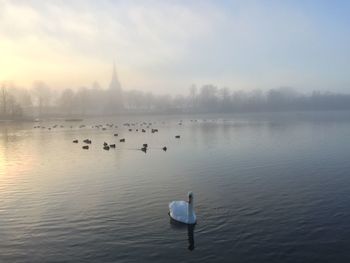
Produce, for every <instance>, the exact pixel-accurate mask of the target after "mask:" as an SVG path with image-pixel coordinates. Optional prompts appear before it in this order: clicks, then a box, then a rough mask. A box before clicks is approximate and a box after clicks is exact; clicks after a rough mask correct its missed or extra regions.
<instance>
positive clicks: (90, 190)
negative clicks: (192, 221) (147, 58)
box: [0, 112, 350, 262]
mask: <svg viewBox="0 0 350 263" xmlns="http://www.w3.org/2000/svg"><path fill="white" fill-rule="evenodd" d="M191 119H193V120H194V119H197V120H198V121H197V122H193V121H192V122H191V121H190V120H191ZM180 120H183V124H182V125H179V124H178V123H179V121H180ZM126 121H129V122H139V123H140V122H142V121H146V122H152V123H153V124H152V127H154V128H158V129H159V132H158V133H154V134H152V133H150V131H149V129H147V132H146V133H141V132H140V131H139V132H136V131H135V128H136V127H130V128H132V129H133V131H131V132H129V131H128V127H124V126H122V124H123V123H124V122H126ZM56 123H57V124H59V125H64V126H65V127H63V128H61V127H58V128H55V129H52V130H48V129H34V128H33V126H35V125H41V126H45V127H49V126H52V125H54V124H56ZM106 123H114V124H117V125H118V128H117V129H115V128H107V129H106V130H101V129H97V128H91V125H95V124H106ZM82 124H85V125H86V127H85V128H79V127H78V126H79V125H82ZM70 125H73V128H70ZM139 129H140V127H139ZM114 133H119V137H114V136H113V134H114ZM175 135H181V138H180V139H175V138H174V136H175ZM85 138H90V139H91V140H92V144H91V146H90V149H89V150H83V149H82V148H81V146H82V145H83V144H82V143H81V142H80V141H79V144H73V143H72V140H73V139H79V140H82V139H85ZM119 138H125V139H126V142H125V143H120V142H119ZM104 141H106V142H109V143H113V142H115V143H116V144H117V149H115V150H113V149H112V150H110V151H105V150H103V149H102V144H103V142H104ZM143 143H148V144H149V148H150V149H149V151H148V152H147V153H146V154H145V153H143V152H142V151H140V150H136V149H137V148H140V146H141V145H142V144H143ZM163 146H167V147H168V151H166V152H164V151H162V150H161V149H160V148H161V147H163ZM349 160H350V113H349V112H341V113H336V112H335V113H289V114H255V115H253V114H242V115H222V116H214V115H208V116H188V117H184V116H171V117H168V116H152V117H150V116H146V117H145V116H144V117H130V118H109V119H108V118H106V119H90V120H84V121H83V122H80V123H73V122H72V123H70V122H64V121H50V122H41V123H22V124H18V123H17V124H5V123H2V124H0V262H46V261H49V262H63V261H70V262H204V261H205V262H350V252H349V251H350V162H349ZM189 190H192V191H193V192H194V203H195V210H196V213H197V217H198V224H197V225H196V226H195V228H194V229H193V228H192V229H190V228H187V227H186V226H181V225H174V224H172V223H171V222H170V220H169V217H168V215H167V212H168V203H169V202H170V201H172V200H183V199H186V194H187V191H189Z"/></svg>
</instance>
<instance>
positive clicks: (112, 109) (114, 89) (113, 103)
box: [106, 62, 124, 114]
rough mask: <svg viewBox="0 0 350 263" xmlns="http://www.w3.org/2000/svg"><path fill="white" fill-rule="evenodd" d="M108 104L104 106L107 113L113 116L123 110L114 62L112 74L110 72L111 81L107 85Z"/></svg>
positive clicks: (121, 94) (120, 88) (120, 89)
mask: <svg viewBox="0 0 350 263" xmlns="http://www.w3.org/2000/svg"><path fill="white" fill-rule="evenodd" d="M107 94H108V104H107V105H106V106H107V107H106V111H107V113H111V114H115V113H120V112H121V111H122V110H123V108H124V105H123V91H122V87H121V85H120V82H119V80H118V75H117V70H116V68H115V62H113V72H112V80H111V83H110V84H109V89H108V92H107Z"/></svg>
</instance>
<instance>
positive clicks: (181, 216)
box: [169, 193, 197, 225]
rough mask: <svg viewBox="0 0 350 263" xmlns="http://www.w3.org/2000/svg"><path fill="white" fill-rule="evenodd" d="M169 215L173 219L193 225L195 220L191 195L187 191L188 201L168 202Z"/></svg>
mask: <svg viewBox="0 0 350 263" xmlns="http://www.w3.org/2000/svg"><path fill="white" fill-rule="evenodd" d="M169 215H170V217H171V218H172V219H174V220H175V221H178V222H181V223H184V224H189V225H193V224H195V223H196V221H197V217H196V214H195V212H194V210H193V195H192V193H189V201H188V202H186V201H173V202H171V203H170V204H169Z"/></svg>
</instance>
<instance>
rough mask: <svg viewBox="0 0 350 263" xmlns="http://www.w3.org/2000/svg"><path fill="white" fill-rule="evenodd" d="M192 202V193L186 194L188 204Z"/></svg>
mask: <svg viewBox="0 0 350 263" xmlns="http://www.w3.org/2000/svg"><path fill="white" fill-rule="evenodd" d="M192 202H193V193H192V192H188V203H189V204H192Z"/></svg>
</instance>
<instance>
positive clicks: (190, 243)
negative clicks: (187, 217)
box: [170, 218, 196, 251]
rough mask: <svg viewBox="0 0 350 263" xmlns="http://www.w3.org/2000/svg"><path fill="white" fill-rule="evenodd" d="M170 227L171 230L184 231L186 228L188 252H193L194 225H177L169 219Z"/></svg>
mask: <svg viewBox="0 0 350 263" xmlns="http://www.w3.org/2000/svg"><path fill="white" fill-rule="evenodd" d="M170 225H171V227H172V228H173V229H186V228H187V239H188V247H187V248H188V250H190V251H192V250H194V248H195V246H194V229H195V226H196V225H186V224H183V223H179V222H177V221H175V220H173V219H171V218H170Z"/></svg>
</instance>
